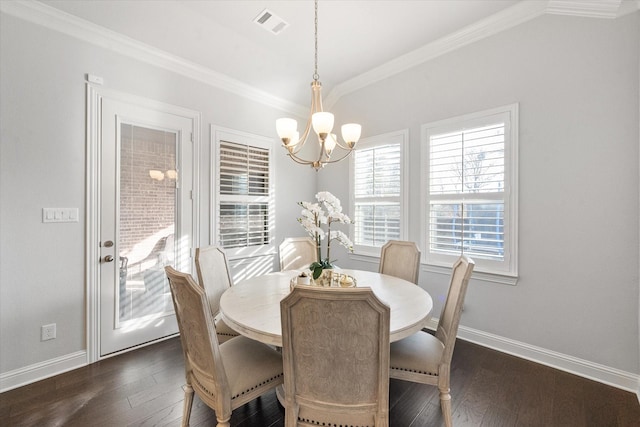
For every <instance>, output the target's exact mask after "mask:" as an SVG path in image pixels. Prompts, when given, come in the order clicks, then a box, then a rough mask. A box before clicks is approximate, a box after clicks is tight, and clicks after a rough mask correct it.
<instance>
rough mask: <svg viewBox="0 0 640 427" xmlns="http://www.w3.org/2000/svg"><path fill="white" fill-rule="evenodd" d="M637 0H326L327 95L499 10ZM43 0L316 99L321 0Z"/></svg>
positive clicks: (323, 71) (322, 66)
mask: <svg viewBox="0 0 640 427" xmlns="http://www.w3.org/2000/svg"><path fill="white" fill-rule="evenodd" d="M628 1H629V0H373V1H365V0H320V2H319V23H318V27H319V28H318V32H319V35H318V37H319V41H318V45H319V53H318V74H319V76H320V81H321V82H322V84H323V88H324V93H325V96H326V94H327V93H329V92H330V91H331V90H332V89H334V88H336V87H338V86H340V85H344V83H345V82H348V81H354V80H357V79H358V78H359V76H363V75H365V74H366V73H370V72H371V70H375V69H379V68H380V67H384V66H385V64H389V63H392V62H393V61H397V59H398V58H401V57H403V56H406V55H410V54H411V53H412V52H416V51H419V50H420V49H425V47H426V46H430V45H434V43H438V41H442V40H444V39H447V37H449V38H451V37H452V35H459V34H463V33H464V32H465V31H467V32H469V28H478V26H481V25H482V23H483V22H484V23H487V22H496V21H497V20H498V19H499V18H497V17H499V16H507V17H510V16H516V15H515V14H514V13H513V12H510V11H513V10H515V9H519V10H522V9H523V7H528V8H529V9H528V10H529V12H527V13H528V14H529V15H531V14H532V13H533V14H536V13H537V14H540V13H543V12H545V11H547V12H548V11H549V10H550V6H549V5H550V4H552V3H553V4H555V6H557V7H559V10H560V9H563V8H565V9H566V6H565V5H566V4H568V3H569V4H573V5H574V6H575V5H580V7H581V8H582V9H583V10H584V9H585V8H586V9H593V7H594V6H593V5H596V6H602V7H607V8H608V9H609V10H614V11H616V12H617V11H618V9H619V8H620V7H621V4H622V3H624V2H628ZM42 3H44V4H46V5H49V6H52V7H54V8H57V9H59V10H61V11H64V12H66V13H69V14H71V15H74V16H77V17H79V18H81V19H83V20H86V21H89V22H91V23H94V24H97V25H99V26H100V27H104V28H106V29H109V30H112V31H114V32H116V33H119V34H122V35H125V36H127V37H129V38H131V39H134V40H136V41H138V42H141V43H144V44H146V45H150V46H153V47H155V48H157V49H160V50H162V51H165V52H168V53H170V54H171V55H173V56H176V57H179V58H182V59H185V60H187V61H189V62H192V63H195V64H198V65H200V66H203V67H205V68H206V69H209V70H213V71H214V72H216V73H221V74H223V75H226V76H228V77H231V78H232V79H234V80H237V81H240V82H242V83H244V84H247V85H249V86H251V87H254V88H257V89H259V90H261V91H264V92H266V93H268V94H270V95H272V96H275V97H277V98H281V99H286V100H289V101H292V102H293V103H295V104H298V105H307V104H308V102H309V99H310V91H309V89H308V88H309V83H310V82H311V80H312V76H313V71H314V68H313V67H314V50H313V49H314V33H313V31H314V3H313V1H312V0H288V1H273V0H234V1H230V0H208V1H202V0H161V1H158V0H43V1H42ZM603 5H604V6H603ZM545 8H546V9H545ZM264 9H268V10H269V11H270V12H272V13H273V14H275V15H276V16H278V17H280V18H282V19H283V20H284V21H286V22H287V23H288V24H289V26H288V27H287V28H286V29H285V30H284V31H283V32H281V33H280V34H278V35H274V34H272V33H270V32H267V31H265V30H264V29H263V28H261V27H260V26H258V25H257V24H255V23H254V22H253V20H254V19H255V18H256V17H257V16H258V15H259V14H260V13H261V12H262V11H263V10H264ZM531 11H534V12H531ZM538 11H539V12H538ZM556 13H562V11H560V12H558V11H556ZM598 13H601V12H599V11H598ZM517 16H522V13H520V14H519V15H517ZM536 16H537V15H536ZM531 17H532V16H531ZM614 17H615V14H614ZM502 19H503V21H504V19H506V18H502Z"/></svg>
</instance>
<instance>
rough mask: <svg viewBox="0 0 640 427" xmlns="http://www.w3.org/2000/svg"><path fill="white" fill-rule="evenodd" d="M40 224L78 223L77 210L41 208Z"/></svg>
mask: <svg viewBox="0 0 640 427" xmlns="http://www.w3.org/2000/svg"><path fill="white" fill-rule="evenodd" d="M42 222H78V208H42Z"/></svg>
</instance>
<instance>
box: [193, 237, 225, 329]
mask: <svg viewBox="0 0 640 427" xmlns="http://www.w3.org/2000/svg"><path fill="white" fill-rule="evenodd" d="M195 263H196V271H197V273H198V282H199V283H200V286H202V287H203V288H204V290H205V292H206V294H207V298H208V300H209V307H210V308H211V314H213V315H214V316H216V315H217V314H218V312H219V311H220V297H222V294H223V293H224V291H226V290H227V289H229V287H231V285H232V284H233V282H232V280H231V276H230V274H229V263H228V261H227V256H226V254H225V252H224V249H222V248H221V247H218V246H207V247H204V248H197V249H196V258H195Z"/></svg>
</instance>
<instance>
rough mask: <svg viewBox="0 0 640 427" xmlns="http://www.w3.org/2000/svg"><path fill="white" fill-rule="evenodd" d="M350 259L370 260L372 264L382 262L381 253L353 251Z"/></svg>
mask: <svg viewBox="0 0 640 427" xmlns="http://www.w3.org/2000/svg"><path fill="white" fill-rule="evenodd" d="M349 259H351V260H353V261H361V262H368V263H370V264H376V265H377V264H380V255H374V254H368V253H355V252H354V253H351V254H349Z"/></svg>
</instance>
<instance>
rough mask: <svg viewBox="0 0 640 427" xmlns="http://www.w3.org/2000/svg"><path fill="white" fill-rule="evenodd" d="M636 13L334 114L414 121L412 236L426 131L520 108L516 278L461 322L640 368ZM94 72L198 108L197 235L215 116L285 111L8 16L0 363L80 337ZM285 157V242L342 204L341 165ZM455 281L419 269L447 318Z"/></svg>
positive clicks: (504, 38)
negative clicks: (47, 327) (315, 204)
mask: <svg viewBox="0 0 640 427" xmlns="http://www.w3.org/2000/svg"><path fill="white" fill-rule="evenodd" d="M639 20H640V13H635V14H633V15H630V16H627V17H623V18H619V19H617V20H600V19H585V18H573V17H560V16H543V17H540V18H537V19H535V20H533V21H530V22H528V23H525V24H522V25H520V26H518V27H517V28H514V29H511V30H509V31H507V32H504V33H501V34H498V35H495V36H493V37H491V38H488V39H485V40H482V41H480V42H477V43H474V44H473V45H470V46H467V47H465V48H462V49H459V50H457V51H455V52H452V53H449V54H447V55H444V56H442V57H439V58H436V59H434V60H431V61H429V62H428V63H426V64H424V65H422V66H419V67H416V68H414V69H411V70H409V71H406V72H404V73H402V74H401V75H398V76H395V77H393V78H389V79H387V80H384V81H381V82H379V83H378V84H376V85H374V86H371V87H369V88H366V89H363V90H361V91H359V92H356V93H353V94H351V95H349V96H346V97H344V98H343V99H341V100H340V102H339V103H338V105H337V106H336V107H335V108H333V110H334V112H335V113H336V114H337V116H338V118H339V117H340V116H341V114H344V113H345V112H347V111H348V112H349V116H350V117H353V118H354V120H356V121H359V122H360V123H362V124H363V125H364V132H365V135H364V136H373V135H376V134H381V133H386V132H390V131H395V130H399V129H405V128H408V129H409V132H410V134H409V135H410V144H409V149H410V154H411V156H410V159H411V160H410V164H409V167H410V177H411V179H410V188H409V192H410V202H409V207H410V213H409V218H410V224H409V229H410V238H412V239H418V236H419V232H420V196H419V191H420V125H421V124H423V123H428V122H431V121H435V120H440V119H444V118H448V117H452V116H457V115H460V114H464V113H470V112H474V111H479V110H483V109H487V108H492V107H496V106H500V105H505V104H509V103H513V102H519V103H520V280H519V282H518V285H517V286H515V287H512V286H507V285H498V284H492V283H487V282H479V281H474V282H473V283H472V286H471V288H470V290H469V294H468V298H467V304H466V306H465V312H464V314H463V319H462V323H463V325H464V326H466V327H470V328H475V329H477V330H480V331H485V332H488V333H491V334H495V335H497V336H502V337H505V338H507V339H512V340H517V341H520V342H524V343H528V344H531V345H534V346H539V347H541V348H545V349H548V350H550V351H556V352H560V353H563V354H566V355H569V356H574V357H578V358H581V359H584V360H587V361H591V362H594V363H598V364H602V365H605V366H609V367H612V368H615V369H620V370H623V371H626V372H631V373H638V372H640V361H639V357H638V352H639V348H640V343H639V342H638V319H639V307H638V304H639V301H640V298H639V295H638V293H639V289H638V288H639V279H638V274H639V271H640V266H639V226H640V224H639V222H638V217H639V206H638V204H639V203H638V199H639V195H640V188H639V182H640V177H639V161H640V153H639V152H638V151H639V150H638V145H639V144H638V141H639V129H638V118H639V117H640V113H639V108H638V99H639V97H638V95H639V93H640V89H639V85H640V82H639V77H638V76H639V73H638V67H639V63H640V60H639V40H640V23H639ZM205 54H206V55H211V54H213V53H212V52H203V55H205ZM86 73H91V74H96V75H99V76H102V77H104V79H105V86H106V87H108V88H112V89H117V90H120V91H124V92H128V93H132V94H135V95H139V96H143V97H147V98H150V99H154V100H158V101H162V102H167V103H171V104H175V105H179V106H183V107H186V108H190V109H193V110H197V111H201V112H202V122H201V127H202V128H201V141H202V144H201V157H200V159H201V164H200V170H201V179H200V188H201V195H200V206H201V212H200V217H201V224H200V226H201V228H200V242H201V244H208V243H209V242H208V236H209V215H210V213H209V211H208V207H209V200H210V199H209V191H210V189H209V179H210V178H209V173H210V170H209V159H210V150H209V124H210V123H213V124H216V125H220V126H224V127H228V128H233V129H238V130H242V131H246V132H251V133H256V134H261V135H266V136H270V135H273V136H274V139H275V132H274V130H273V126H274V125H273V123H274V120H275V119H276V118H277V117H280V116H282V115H283V114H282V113H281V112H279V111H275V110H273V109H271V108H267V107H265V106H262V105H260V104H257V103H254V102H250V101H247V100H246V99H244V98H240V97H237V96H234V95H231V94H229V93H227V92H224V91H221V90H218V89H215V88H212V87H209V86H206V85H203V84H201V83H198V82H195V81H193V80H189V79H187V78H184V77H181V76H178V75H176V74H173V73H171V72H168V71H165V70H162V69H158V68H155V67H152V66H149V65H146V64H144V63H141V62H137V61H135V60H131V59H129V58H127V57H124V56H121V55H118V54H115V53H113V52H110V51H106V50H103V49H101V48H98V47H96V46H93V45H89V44H87V43H83V42H82V41H79V40H76V39H73V38H71V37H68V36H65V35H62V34H59V33H56V32H53V31H50V30H47V29H44V28H41V27H38V26H36V25H33V24H30V23H27V22H25V21H22V20H20V19H17V18H14V17H12V16H8V15H5V14H1V15H0V76H1V78H0V94H1V96H0V343H1V345H0V373H7V372H10V371H15V370H17V369H20V368H23V367H28V366H31V365H34V364H37V363H41V362H47V361H49V360H52V359H55V358H57V357H62V356H65V355H67V354H71V353H74V352H77V351H82V350H84V349H85V348H86V342H85V303H86V301H85V287H86V286H85V283H84V280H85V276H84V274H85V271H84V253H85V247H84V242H85V238H86V236H85V231H84V227H85V221H84V206H85V175H86V170H85V154H86V150H85V87H84V75H85V74H86ZM274 144H277V143H276V142H275V141H274ZM274 153H275V154H276V189H277V192H276V198H277V199H276V208H277V214H276V222H277V223H276V230H277V236H276V240H278V241H279V240H280V239H281V238H282V237H284V236H287V235H301V234H302V232H301V229H300V227H299V225H298V224H297V223H296V222H295V218H296V216H297V215H298V213H299V208H298V207H297V206H296V204H295V203H296V202H297V201H298V200H311V199H312V198H313V195H314V194H315V192H316V190H330V191H332V192H333V193H334V194H336V195H337V196H339V197H340V198H341V199H342V200H343V204H346V201H347V200H348V189H347V185H346V183H347V182H348V171H347V164H346V163H343V164H340V165H334V166H331V171H330V173H328V172H329V171H328V170H327V171H321V172H319V173H318V174H316V173H315V172H312V171H311V170H310V169H306V168H300V167H296V166H294V165H292V164H291V162H290V161H289V160H288V159H286V158H285V156H284V155H283V154H282V152H281V150H280V149H279V148H277V147H276V149H275V151H274ZM316 181H317V182H316ZM316 184H317V185H316ZM43 207H78V208H80V212H81V213H80V218H81V221H80V222H79V223H70V224H42V222H41V209H42V208H43ZM543 229H546V230H547V232H541V230H543ZM336 255H337V256H338V259H339V264H340V265H341V266H344V267H357V268H366V269H375V268H377V260H372V262H360V261H357V260H355V259H352V258H350V257H349V256H347V255H346V254H344V253H340V252H339V251H338V250H336ZM446 281H447V279H446V277H444V276H442V275H439V274H434V273H428V272H425V271H424V270H423V271H422V272H421V286H423V287H425V288H426V289H428V290H429V292H431V293H432V294H433V296H434V300H435V301H436V310H435V314H436V315H437V313H438V312H439V308H440V304H441V300H442V298H443V295H444V293H445V291H446ZM46 323H57V325H58V338H57V339H56V340H53V341H46V342H41V341H40V336H39V334H40V326H41V325H42V324H46Z"/></svg>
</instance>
